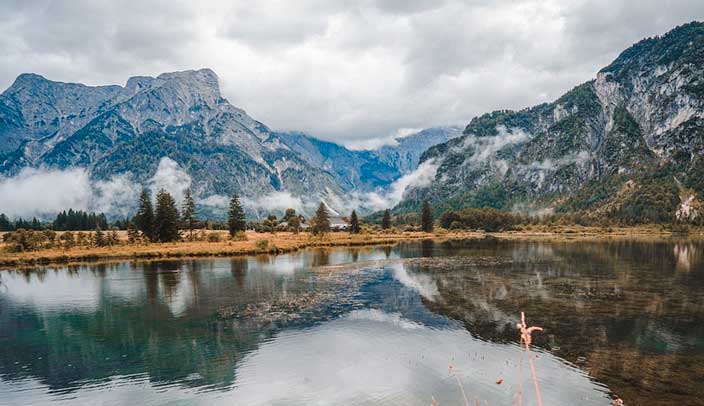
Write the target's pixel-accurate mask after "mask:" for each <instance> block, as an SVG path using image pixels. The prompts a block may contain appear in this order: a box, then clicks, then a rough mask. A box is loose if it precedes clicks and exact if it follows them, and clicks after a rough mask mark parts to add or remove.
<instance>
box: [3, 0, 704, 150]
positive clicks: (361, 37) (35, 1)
mask: <svg viewBox="0 0 704 406" xmlns="http://www.w3.org/2000/svg"><path fill="white" fill-rule="evenodd" d="M692 20H704V1H702V0H679V1H677V0H672V1H663V0H632V1H625V0H624V1H619V0H594V1H586V0H574V1H570V0H512V1H509V0H507V1H488V0H466V1H458V0H433V1H430V0H428V1H423V0H386V1H384V0H360V1H329V0H296V1H289V0H280V1H277V0H257V1H239V2H238V1H214V0H209V1H198V2H196V1H185V0H137V1H100V0H66V1H58V0H57V1H50V0H1V1H0V51H1V52H2V57H1V58H0V88H2V89H4V88H6V87H8V86H9V85H10V84H11V83H12V81H13V80H14V78H15V77H16V76H17V75H18V74H20V73H22V72H35V73H39V74H42V75H44V76H46V77H47V78H50V79H53V80H60V81H76V82H82V83H86V84H92V85H98V84H115V83H116V84H123V85H124V83H125V82H126V80H127V78H128V77H129V76H134V75H157V74H159V73H161V72H166V71H174V70H184V69H194V68H201V67H209V68H211V69H213V70H214V71H215V72H216V73H217V74H218V75H219V76H220V81H221V86H222V91H223V93H224V95H225V97H227V98H228V99H229V100H230V101H231V102H232V103H233V104H235V105H237V106H239V107H242V108H244V109H245V110H247V112H248V113H250V114H251V115H252V116H254V117H255V118H257V119H259V120H260V121H263V122H264V123H266V124H267V125H269V126H271V127H273V128H276V129H290V130H302V131H306V132H308V133H311V134H313V135H315V136H318V137H321V138H324V139H329V140H333V141H337V142H340V143H343V144H346V145H349V146H354V147H364V146H372V145H374V144H375V143H379V142H383V141H384V140H388V139H389V136H391V135H393V134H395V133H403V132H404V131H406V130H407V129H409V128H423V127H428V126H434V125H448V124H457V125H463V124H466V123H467V122H468V121H469V119H471V118H472V117H473V116H475V115H477V114H481V113H483V112H487V111H490V110H493V109H499V108H522V107H525V106H529V105H533V104H536V103H540V102H544V101H550V100H552V99H554V98H555V97H557V96H559V95H560V94H561V93H563V92H564V91H566V90H568V89H570V88H571V87H573V86H574V85H576V84H578V83H580V82H584V81H586V80H589V79H590V78H592V77H594V76H595V74H596V72H597V71H598V70H599V68H601V67H603V66H605V65H606V64H608V63H609V62H610V61H611V60H612V59H613V58H614V57H615V56H616V55H618V53H619V52H620V51H621V50H623V49H624V48H626V47H627V46H629V45H631V44H632V43H634V42H636V41H638V40H639V39H641V38H643V37H646V36H653V35H657V34H662V33H664V32H666V31H668V30H669V29H670V28H672V27H674V26H676V25H678V24H681V23H684V22H688V21H692Z"/></svg>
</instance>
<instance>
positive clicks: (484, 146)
mask: <svg viewBox="0 0 704 406" xmlns="http://www.w3.org/2000/svg"><path fill="white" fill-rule="evenodd" d="M703 66H704V24H703V23H701V22H692V23H689V24H685V25H682V26H679V27H676V28H675V29H673V30H671V31H670V32H668V33H666V34H664V35H662V36H659V37H654V38H648V39H644V40H642V41H639V42H638V43H636V44H634V45H633V46H631V47H629V48H628V49H626V50H625V51H623V52H622V53H621V54H620V55H619V56H618V57H617V58H616V59H615V60H614V61H613V62H612V63H611V64H610V65H608V66H606V67H604V68H603V69H601V70H600V71H599V72H598V73H597V77H596V78H595V79H593V80H590V81H587V82H585V83H583V84H581V85H578V86H576V87H575V88H573V89H572V90H570V91H568V92H566V93H565V94H564V95H562V96H561V97H559V98H558V99H557V100H555V101H554V102H552V103H543V104H540V105H537V106H534V107H530V108H526V109H522V110H519V111H511V110H499V111H494V112H491V113H487V114H484V115H481V116H478V117H475V118H473V119H472V120H471V121H470V123H469V124H468V125H467V126H466V127H465V129H464V131H463V135H462V136H461V137H458V138H455V139H452V140H450V141H448V142H445V143H440V144H437V145H435V146H432V147H430V148H429V149H428V150H427V151H426V152H425V153H424V154H423V155H422V157H421V158H420V162H426V163H432V164H433V165H434V166H435V167H436V169H437V172H436V173H435V176H434V182H432V184H431V185H430V186H428V187H421V188H415V189H413V190H409V191H408V193H407V194H406V198H405V201H404V202H402V203H401V204H400V205H399V206H398V207H397V208H396V210H397V211H404V210H414V208H416V207H418V205H419V203H420V201H422V200H424V199H428V200H431V201H433V202H434V203H435V204H436V205H437V206H438V207H439V208H440V209H439V210H444V209H450V208H460V207H481V206H490V207H495V208H501V209H505V210H514V211H520V212H528V213H530V212H535V211H545V210H547V211H548V212H555V213H574V214H580V215H584V216H587V217H591V218H593V219H597V218H614V219H619V220H623V221H626V222H639V221H645V222H649V221H652V222H665V221H672V220H675V219H679V220H684V219H682V218H681V216H680V215H678V218H675V216H676V214H677V213H678V212H680V209H681V205H682V204H684V202H685V201H686V200H687V199H689V198H690V197H692V196H693V197H694V200H695V201H698V202H699V203H697V204H701V203H700V202H701V200H702V199H704V189H703V188H702V185H703V184H704V182H702V177H701V173H702V172H703V169H702V168H703V167H704V162H703V159H702V156H704V69H703V68H702V67H703ZM478 156H482V159H477V157H478ZM629 185H630V186H629ZM680 195H681V196H680ZM700 212H701V210H692V211H689V213H690V214H689V215H688V217H699V218H700V219H701V216H702V215H701V214H700ZM689 220H693V218H689Z"/></svg>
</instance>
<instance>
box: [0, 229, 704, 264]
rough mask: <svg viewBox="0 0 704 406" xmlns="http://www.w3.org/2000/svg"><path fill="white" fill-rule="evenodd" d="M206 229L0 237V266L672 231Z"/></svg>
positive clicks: (619, 236) (668, 234)
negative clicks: (18, 247) (93, 237)
mask: <svg viewBox="0 0 704 406" xmlns="http://www.w3.org/2000/svg"><path fill="white" fill-rule="evenodd" d="M209 233H219V234H221V237H222V241H217V242H205V241H182V242H175V243H163V244H162V243H158V244H157V243H155V244H127V241H126V240H127V237H126V235H125V233H124V232H121V233H120V239H121V241H120V244H118V245H114V246H110V247H76V248H71V249H62V248H52V249H43V250H39V251H29V252H9V251H8V250H7V246H6V245H5V244H3V243H0V269H8V268H17V267H32V266H40V265H59V264H75V263H86V262H95V261H117V260H135V259H137V260H149V259H167V258H187V257H215V256H237V255H255V254H265V253H270V254H275V253H286V252H292V251H297V250H300V249H305V248H311V247H336V246H367V245H382V244H395V243H399V242H402V241H411V240H422V239H435V240H453V239H454V240H457V239H471V238H485V237H487V236H491V237H495V238H499V239H506V240H540V241H584V240H589V239H592V240H594V239H624V238H638V239H648V238H652V239H662V238H668V237H671V236H673V233H672V232H671V231H668V230H666V229H663V228H662V227H660V226H643V227H629V228H608V229H606V228H599V227H580V226H551V227H547V226H534V227H530V228H524V229H521V230H518V231H508V232H501V233H484V232H480V231H444V230H440V231H438V232H436V233H423V232H400V231H396V232H383V233H381V232H380V233H369V234H356V235H351V234H348V233H330V234H327V235H325V236H323V237H313V236H311V235H310V234H308V233H300V234H293V233H287V232H281V233H276V234H269V233H256V232H253V231H248V232H247V234H246V235H247V240H246V241H229V240H227V239H226V237H227V234H226V232H223V231H221V232H218V231H210V232H209ZM675 234H676V233H675ZM690 234H691V235H692V236H695V237H696V236H702V235H704V233H702V230H693V231H692V232H691V233H690ZM0 240H1V239H0Z"/></svg>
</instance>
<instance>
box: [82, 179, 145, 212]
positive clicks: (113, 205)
mask: <svg viewBox="0 0 704 406" xmlns="http://www.w3.org/2000/svg"><path fill="white" fill-rule="evenodd" d="M93 190H94V195H93V198H92V202H91V204H90V206H91V209H92V210H95V211H96V212H102V213H110V214H113V215H118V216H120V217H127V216H129V215H131V214H133V210H134V208H135V207H136V203H137V199H138V198H139V194H140V187H139V185H137V184H135V183H134V182H132V177H131V176H130V175H129V174H121V175H115V176H114V177H112V178H111V179H110V180H107V181H97V182H95V183H94V184H93Z"/></svg>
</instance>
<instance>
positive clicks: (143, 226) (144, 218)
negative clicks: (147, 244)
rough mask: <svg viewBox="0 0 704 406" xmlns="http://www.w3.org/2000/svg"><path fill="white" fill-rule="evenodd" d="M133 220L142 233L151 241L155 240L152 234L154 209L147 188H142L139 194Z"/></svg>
mask: <svg viewBox="0 0 704 406" xmlns="http://www.w3.org/2000/svg"><path fill="white" fill-rule="evenodd" d="M133 221H134V225H135V226H136V227H137V230H139V231H141V232H142V235H144V236H145V237H146V238H147V239H149V240H151V241H154V240H156V238H155V236H154V209H153V208H152V199H151V197H150V196H149V192H148V191H147V189H142V194H141V195H140V196H139V209H138V210H137V215H136V216H134V219H133Z"/></svg>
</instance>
